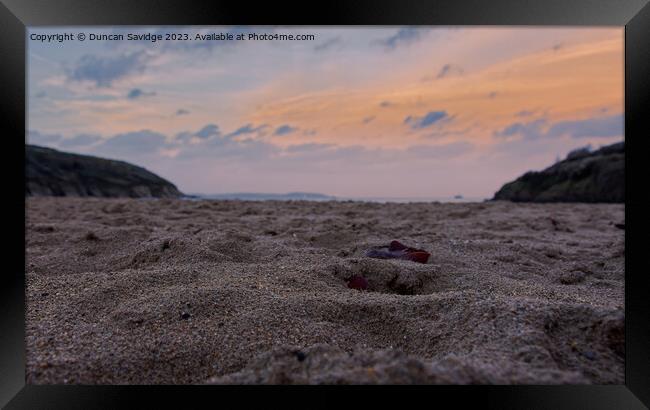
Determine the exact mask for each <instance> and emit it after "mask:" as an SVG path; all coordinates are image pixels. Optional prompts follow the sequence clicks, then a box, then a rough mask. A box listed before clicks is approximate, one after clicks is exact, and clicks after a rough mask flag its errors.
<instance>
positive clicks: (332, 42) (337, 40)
mask: <svg viewBox="0 0 650 410" xmlns="http://www.w3.org/2000/svg"><path fill="white" fill-rule="evenodd" d="M342 43H343V39H341V37H340V36H336V37H332V38H330V39H328V40H325V41H323V42H322V43H320V44H317V45H315V46H314V51H326V50H330V49H333V48H336V47H340V46H341V44H342Z"/></svg>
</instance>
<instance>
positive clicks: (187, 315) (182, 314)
mask: <svg viewBox="0 0 650 410" xmlns="http://www.w3.org/2000/svg"><path fill="white" fill-rule="evenodd" d="M190 316H191V315H190V314H189V313H187V312H183V313H181V319H185V320H187V319H189V318H190Z"/></svg>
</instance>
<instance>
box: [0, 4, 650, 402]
mask: <svg viewBox="0 0 650 410" xmlns="http://www.w3.org/2000/svg"><path fill="white" fill-rule="evenodd" d="M241 24H245V25H302V26H305V25H348V24H353V25H518V26H521V25H554V26H592V25H594V26H619V27H623V26H625V135H626V165H625V167H626V179H625V184H626V185H627V189H626V200H625V213H626V219H627V221H626V227H627V228H626V232H625V233H626V242H627V251H626V252H627V255H626V266H625V310H626V320H625V343H626V356H625V357H626V359H625V384H624V385H620V386H406V387H402V388H399V389H398V388H396V387H393V386H388V387H365V388H361V387H358V386H346V387H343V388H336V387H334V386H322V387H317V388H307V387H298V388H293V389H290V388H287V387H276V386H273V387H271V386H253V387H250V388H246V389H244V388H243V387H238V386H235V387H231V388H225V387H220V386H209V387H208V386H206V387H199V386H157V387H155V388H154V387H144V386H140V387H130V386H34V385H25V340H24V338H25V329H24V327H25V322H24V321H25V256H24V255H25V252H24V251H25V249H24V243H25V242H24V235H25V225H24V222H23V221H24V216H25V197H24V141H23V140H22V139H21V138H22V137H21V136H23V135H24V133H25V125H26V123H25V116H26V114H25V112H26V105H25V103H26V95H25V90H26V84H25V74H26V72H25V68H26V62H25V61H26V54H25V51H26V28H27V27H29V26H58V25H67V26H72V25H241ZM0 56H1V57H0V61H1V62H2V63H1V64H0V77H1V81H0V84H2V88H0V90H1V93H0V116H1V118H0V121H1V122H0V124H2V130H3V132H2V137H3V138H4V141H3V142H4V144H3V146H4V150H3V153H4V155H3V156H2V161H0V163H1V164H2V165H1V166H2V174H0V175H3V176H4V179H3V181H4V185H5V187H7V188H5V194H6V195H5V201H4V205H5V207H4V208H5V211H6V215H7V216H8V218H5V221H4V224H3V225H4V226H5V228H4V230H3V231H4V240H3V243H4V245H3V251H4V252H3V256H4V257H3V259H4V263H3V269H2V271H3V273H2V276H1V277H2V281H3V285H2V287H1V292H2V294H1V296H0V321H1V323H2V325H1V326H0V346H1V350H0V369H2V370H0V405H3V406H6V408H9V409H19V408H30V409H31V408H66V409H70V408H84V409H87V408H97V407H98V408H122V407H127V408H128V407H139V406H137V404H136V400H141V403H146V407H153V406H154V405H155V403H161V404H163V403H165V404H171V403H179V404H182V407H184V408H188V407H192V403H197V400H208V401H207V402H206V403H207V404H209V405H210V407H214V406H216V407H219V406H220V405H221V406H225V405H226V404H225V401H224V400H226V397H227V398H228V399H231V400H232V399H234V400H237V403H238V405H241V404H242V403H243V402H248V401H249V400H255V399H259V398H266V397H272V398H274V399H277V400H281V401H282V404H283V405H286V406H290V405H294V406H301V407H304V406H306V407H318V406H331V405H332V404H334V402H335V401H336V400H337V398H336V396H335V395H334V394H332V393H335V392H336V393H339V392H344V393H347V394H346V395H347V396H348V397H347V398H346V400H355V401H358V402H359V403H362V404H366V405H368V404H370V403H371V402H372V401H373V400H376V401H378V402H379V401H381V402H383V403H387V402H391V401H392V402H394V403H396V404H400V405H403V404H404V403H405V399H410V398H412V397H417V396H420V397H418V398H420V399H424V400H425V401H424V403H426V404H428V405H431V406H434V405H436V406H438V405H439V404H440V403H444V402H445V401H446V402H447V403H451V404H452V406H453V407H460V406H462V405H464V404H468V403H474V404H477V405H480V406H481V407H487V408H500V409H506V408H527V409H533V408H535V409H536V408H540V409H541V408H554V409H561V408H571V409H577V408H590V409H600V408H603V409H604V408H621V409H636V408H646V407H647V406H650V297H648V294H650V287H649V285H648V283H649V281H648V275H649V274H650V272H649V269H647V266H648V262H647V259H645V258H644V256H645V255H644V251H645V250H644V249H643V245H644V239H645V238H644V237H643V234H644V233H647V232H649V230H648V229H647V228H648V219H649V218H648V214H647V210H648V209H649V207H648V200H647V199H645V198H644V196H645V195H644V191H646V190H647V183H646V184H644V179H645V178H644V177H645V175H647V174H648V173H647V169H644V166H647V165H646V164H644V156H645V155H647V154H646V153H647V152H648V150H647V146H648V142H647V141H648V138H649V137H650V135H649V134H650V133H649V132H648V129H649V128H648V120H647V116H644V114H645V113H646V111H647V108H648V106H650V5H648V0H625V1H623V0H572V1H567V0H544V1H539V0H537V1H535V0H491V1H487V0H447V1H438V0H436V1H416V0H415V1H412V0H408V1H406V0H401V1H386V0H382V1H378V0H375V1H367V0H364V1H355V2H352V1H348V2H342V1H330V2H323V3H318V4H313V3H309V2H302V3H293V4H292V3H287V2H284V3H279V2H271V1H266V2H256V4H254V3H248V2H234V1H223V0H217V1H190V0H186V1H178V2H174V1H160V0H158V1H156V0H146V1H143V0H141V1H124V0H113V1H110V0H59V1H46V0H28V1H26V0H0ZM644 171H645V172H644ZM21 179H22V180H21ZM21 238H22V239H21ZM249 392H250V393H249ZM298 397H300V398H299V399H297V398H298ZM306 400H308V401H306ZM443 400H444V401H443ZM448 400H451V401H448ZM228 407H229V406H228ZM445 407H449V405H447V406H445Z"/></svg>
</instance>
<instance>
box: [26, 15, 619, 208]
mask: <svg viewBox="0 0 650 410" xmlns="http://www.w3.org/2000/svg"><path fill="white" fill-rule="evenodd" d="M81 32H83V33H84V34H86V36H87V39H86V41H78V40H67V41H63V42H58V41H56V40H55V41H50V42H48V41H47V40H46V41H41V40H40V39H37V38H40V37H39V36H37V35H48V34H49V35H51V34H61V33H74V34H75V35H76V34H77V33H81ZM146 33H152V34H163V36H164V35H165V34H166V33H173V34H177V35H181V36H182V35H184V34H187V36H188V38H189V39H190V40H175V41H174V40H168V41H166V40H164V39H163V40H161V41H155V42H153V41H150V40H137V39H136V40H127V39H126V37H127V34H140V35H142V34H146ZM210 33H215V34H219V33H230V34H233V36H236V35H238V34H241V35H243V36H244V38H245V40H236V39H235V40H226V41H224V40H210V39H196V37H195V36H196V35H197V34H201V35H206V34H210ZM250 33H257V34H270V35H273V34H293V35H296V34H308V35H313V39H310V40H301V41H291V40H249V39H248V34H250ZM90 34H96V35H97V34H111V35H117V34H122V35H123V36H124V37H125V39H124V40H113V41H110V40H90V39H89V38H90ZM27 35H28V39H27V44H28V64H27V70H28V76H27V90H28V120H27V122H28V124H27V131H26V137H25V138H26V142H27V143H30V144H35V145H41V146H47V147H51V148H55V149H59V150H63V151H68V152H76V153H82V154H90V155H96V156H101V157H105V158H113V159H120V160H125V161H129V162H131V163H134V164H136V165H140V166H143V167H145V168H146V169H148V170H150V171H152V172H154V173H156V174H158V175H160V176H162V177H164V178H166V179H169V180H170V181H171V182H173V183H174V184H175V185H176V186H177V187H178V188H179V189H180V190H181V191H183V192H185V193H205V194H216V193H232V192H264V193H287V192H297V191H300V192H317V193H323V194H328V195H335V196H340V197H392V198H400V197H409V198H438V197H440V198H442V197H451V196H454V195H459V194H460V195H464V196H465V197H468V198H489V197H491V196H492V195H493V194H494V192H496V191H497V190H498V189H499V188H500V187H501V186H502V185H503V184H504V183H506V182H508V181H511V180H513V179H514V178H516V177H518V176H520V175H521V174H523V173H525V172H526V171H529V170H541V169H543V168H546V167H547V166H549V165H551V164H553V163H554V162H555V161H556V160H557V159H558V158H564V157H565V156H566V154H567V153H568V152H570V151H572V150H573V149H576V148H579V147H584V146H590V147H592V149H596V148H598V147H600V146H601V145H607V144H611V143H614V142H617V141H622V140H623V138H624V136H623V135H624V133H623V123H624V121H623V118H624V117H623V116H624V110H623V98H624V94H623V92H624V71H623V70H624V58H623V50H624V47H623V46H624V43H623V41H624V40H623V39H624V31H623V28H622V27H614V28H610V27H598V28H585V27H580V28H577V27H576V28H573V27H462V26H461V27H441V26H435V27H423V26H418V27H412V26H411V27H383V26H382V27H293V28H292V27H128V26H126V27H125V26H122V27H97V26H93V27H64V28H62V27H55V28H47V27H39V28H30V29H29V30H28V34H27Z"/></svg>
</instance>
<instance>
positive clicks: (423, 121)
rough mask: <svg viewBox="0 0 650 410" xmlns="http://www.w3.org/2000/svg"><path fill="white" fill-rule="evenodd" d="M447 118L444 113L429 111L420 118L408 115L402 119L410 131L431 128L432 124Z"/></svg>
mask: <svg viewBox="0 0 650 410" xmlns="http://www.w3.org/2000/svg"><path fill="white" fill-rule="evenodd" d="M447 118H449V115H448V114H447V112H446V111H430V112H428V113H426V114H425V115H423V116H421V117H414V116H411V115H409V116H408V117H406V118H405V119H404V124H408V125H409V126H410V127H411V128H412V129H414V130H417V129H422V128H427V127H430V126H432V125H433V124H435V123H437V122H440V121H442V120H444V119H447Z"/></svg>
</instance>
